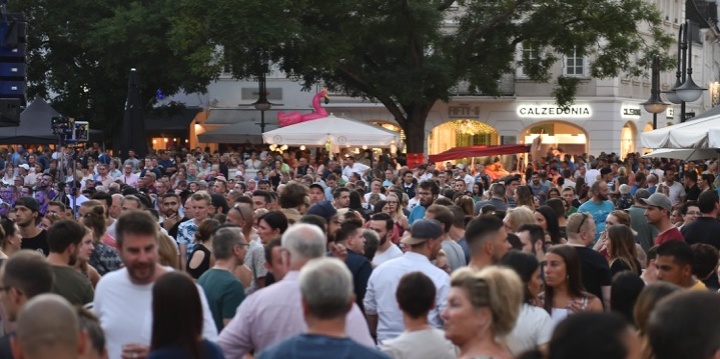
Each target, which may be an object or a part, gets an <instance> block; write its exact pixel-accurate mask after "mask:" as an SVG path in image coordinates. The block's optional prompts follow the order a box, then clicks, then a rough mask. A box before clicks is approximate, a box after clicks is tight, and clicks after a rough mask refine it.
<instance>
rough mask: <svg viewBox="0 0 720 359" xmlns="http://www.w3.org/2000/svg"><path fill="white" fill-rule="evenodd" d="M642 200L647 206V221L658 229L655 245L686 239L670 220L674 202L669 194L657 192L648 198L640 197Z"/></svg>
mask: <svg viewBox="0 0 720 359" xmlns="http://www.w3.org/2000/svg"><path fill="white" fill-rule="evenodd" d="M640 202H642V203H643V204H644V205H646V206H647V208H646V209H645V218H646V219H647V222H648V223H649V224H651V225H653V226H655V227H656V228H657V229H658V235H657V237H655V245H661V244H663V243H665V242H669V241H685V239H684V238H683V236H682V234H681V233H680V230H678V229H677V227H675V226H673V224H672V222H670V213H672V203H670V198H668V196H666V195H664V194H662V193H658V192H655V193H653V194H652V195H651V196H650V197H648V198H647V199H640Z"/></svg>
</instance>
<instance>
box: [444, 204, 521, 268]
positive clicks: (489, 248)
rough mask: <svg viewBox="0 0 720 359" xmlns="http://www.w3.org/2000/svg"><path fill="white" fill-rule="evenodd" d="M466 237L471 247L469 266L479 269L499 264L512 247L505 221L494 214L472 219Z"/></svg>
mask: <svg viewBox="0 0 720 359" xmlns="http://www.w3.org/2000/svg"><path fill="white" fill-rule="evenodd" d="M441 238H442V236H441ZM465 238H466V240H467V244H468V248H470V263H468V266H469V267H470V268H472V269H473V270H477V271H479V270H481V269H483V268H485V267H488V266H491V265H494V264H497V263H498V262H499V261H500V258H502V257H503V256H504V255H505V253H507V251H508V250H509V249H510V243H509V242H508V241H507V231H506V230H505V226H504V225H503V221H502V220H501V219H500V218H498V217H496V216H493V215H484V216H480V217H476V218H475V219H473V220H472V221H470V223H468V225H467V229H466V230H465Z"/></svg>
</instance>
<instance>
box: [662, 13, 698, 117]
mask: <svg viewBox="0 0 720 359" xmlns="http://www.w3.org/2000/svg"><path fill="white" fill-rule="evenodd" d="M692 29H693V24H692V22H690V20H685V23H684V24H683V25H682V26H680V30H679V31H678V68H677V72H676V73H675V77H676V81H675V86H673V87H672V89H670V91H665V92H664V93H665V94H666V95H667V99H668V101H670V102H672V103H675V104H680V122H685V103H686V102H693V101H697V99H699V98H700V96H702V92H703V91H705V90H707V89H706V88H702V87H700V86H698V85H697V84H695V81H693V79H692V44H691V41H692V40H691V37H692ZM686 66H687V67H686Z"/></svg>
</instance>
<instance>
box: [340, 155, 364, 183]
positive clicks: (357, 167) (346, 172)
mask: <svg viewBox="0 0 720 359" xmlns="http://www.w3.org/2000/svg"><path fill="white" fill-rule="evenodd" d="M368 172H370V167H368V166H365V165H364V164H362V163H359V162H355V157H353V156H347V157H346V158H345V167H343V170H342V175H343V176H345V177H347V178H350V175H352V174H353V173H357V174H359V175H360V178H365V175H367V173H368Z"/></svg>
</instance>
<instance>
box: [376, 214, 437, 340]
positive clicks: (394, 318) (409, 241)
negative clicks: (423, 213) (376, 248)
mask: <svg viewBox="0 0 720 359" xmlns="http://www.w3.org/2000/svg"><path fill="white" fill-rule="evenodd" d="M444 233H445V232H444V231H443V228H442V225H441V224H440V222H438V221H436V220H434V219H418V220H417V221H415V222H414V223H413V224H412V227H410V236H407V237H405V238H403V239H402V244H403V245H405V246H406V248H407V252H405V254H403V255H402V256H401V257H398V258H395V259H391V260H389V261H386V262H385V263H383V264H382V265H380V266H378V267H377V268H375V269H374V270H373V272H372V274H371V275H370V279H369V280H368V286H367V291H366V292H365V299H364V301H363V303H364V304H365V313H366V314H367V317H368V325H370V332H371V333H372V334H373V335H375V336H377V340H378V343H380V342H382V341H383V340H385V339H392V338H395V337H397V336H399V335H400V334H402V332H403V331H404V330H405V324H404V322H403V313H402V311H401V310H400V307H399V306H398V304H397V300H396V298H395V292H396V289H397V286H398V284H399V283H400V279H401V278H402V276H403V275H405V274H406V273H409V272H415V271H419V272H422V273H423V274H425V275H427V276H428V277H429V278H430V279H431V280H432V281H433V283H434V284H435V288H436V290H437V291H436V294H435V304H436V306H435V308H433V309H432V310H431V311H430V315H429V320H430V324H431V325H433V326H434V327H436V328H438V329H441V328H442V319H441V318H440V313H441V312H442V311H443V309H444V308H445V305H446V303H447V302H446V298H447V295H448V292H449V291H450V277H449V276H448V274H447V273H446V272H445V271H443V270H442V269H440V268H438V267H436V266H435V265H434V264H432V263H431V262H430V261H431V260H434V259H435V257H437V254H438V252H439V251H440V248H441V241H442V237H443V235H444Z"/></svg>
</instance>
